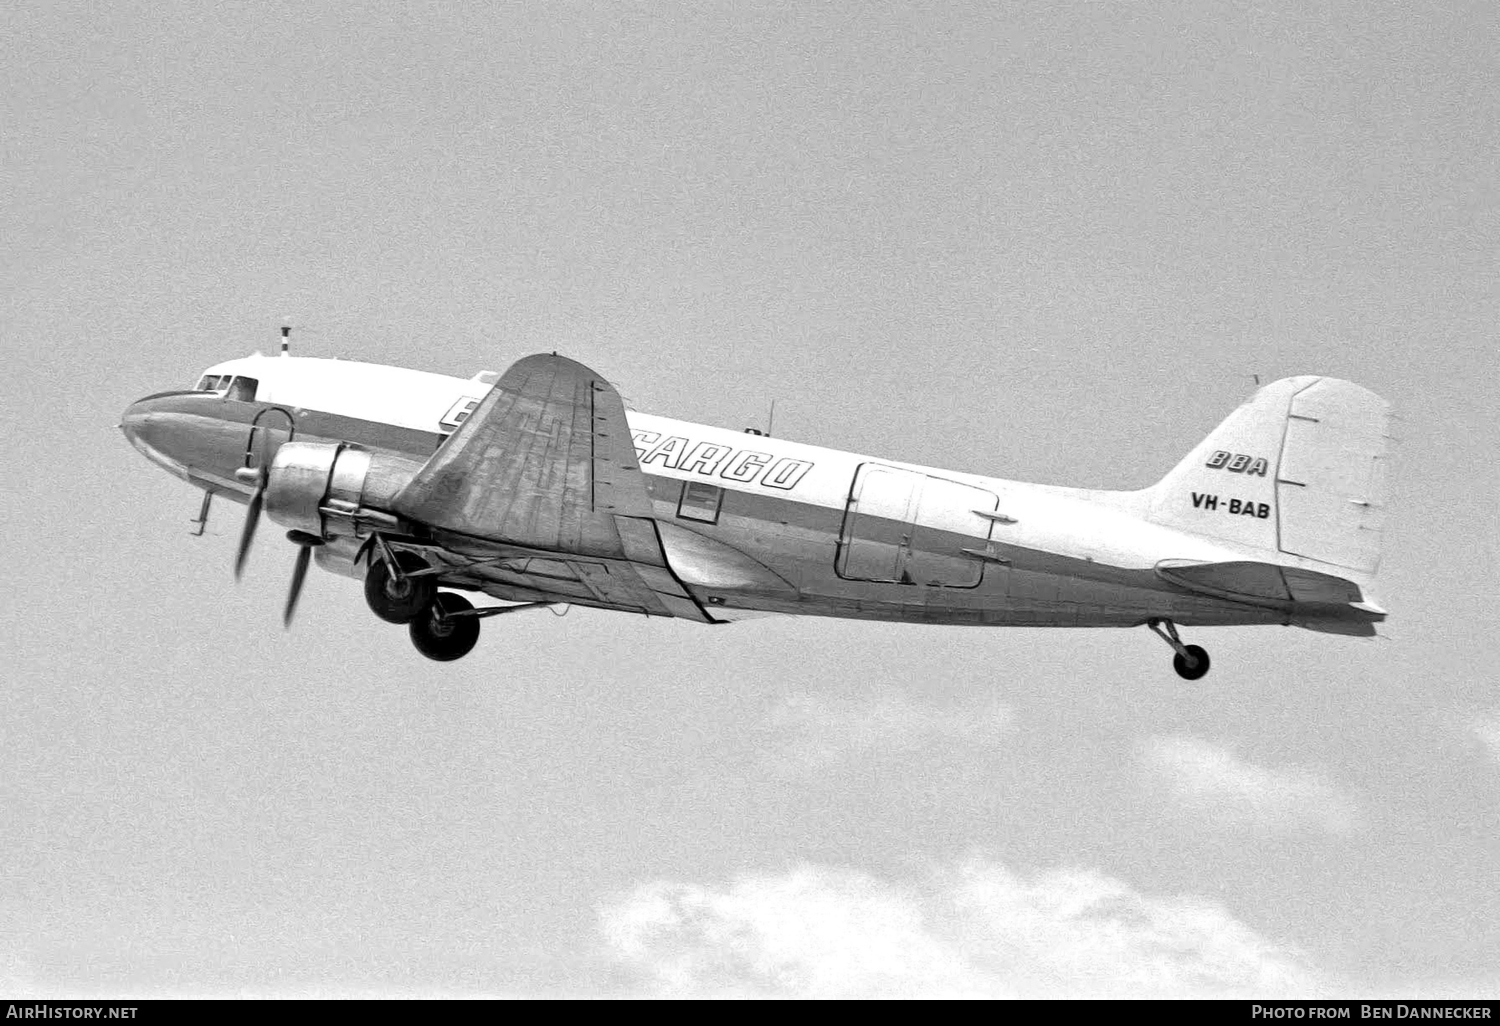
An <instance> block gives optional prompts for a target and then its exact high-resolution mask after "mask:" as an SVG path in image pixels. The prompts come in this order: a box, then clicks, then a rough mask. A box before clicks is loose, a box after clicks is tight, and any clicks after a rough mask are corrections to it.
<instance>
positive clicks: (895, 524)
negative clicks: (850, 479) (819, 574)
mask: <svg viewBox="0 0 1500 1026" xmlns="http://www.w3.org/2000/svg"><path fill="white" fill-rule="evenodd" d="M921 483H922V475H920V474H913V473H911V472H910V471H907V470H897V469H896V468H895V467H882V466H880V465H878V464H875V463H866V464H864V465H862V466H861V467H860V468H859V473H858V474H856V475H855V478H854V487H853V489H852V490H851V494H850V497H849V508H848V510H846V511H845V513H844V530H843V533H842V536H841V537H840V538H839V555H838V572H839V576H840V577H848V578H850V579H852V580H856V581H892V582H895V581H900V580H901V571H902V568H903V567H904V566H905V565H906V559H907V549H908V548H909V546H910V545H911V532H912V527H911V521H912V519H913V517H914V515H915V513H916V505H917V493H918V490H919V489H920V487H921Z"/></svg>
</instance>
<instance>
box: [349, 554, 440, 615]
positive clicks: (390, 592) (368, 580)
mask: <svg viewBox="0 0 1500 1026" xmlns="http://www.w3.org/2000/svg"><path fill="white" fill-rule="evenodd" d="M396 562H397V563H399V564H400V566H401V569H402V570H404V571H406V572H407V573H410V572H412V571H415V570H425V569H426V568H427V563H426V562H425V561H424V560H423V559H422V557H420V556H418V555H415V554H414V553H410V552H398V553H396ZM436 591H437V584H436V583H435V582H434V581H433V579H432V578H431V577H405V578H397V577H393V576H392V575H391V570H390V567H388V566H386V564H385V560H383V559H381V558H379V557H378V556H371V558H370V566H369V569H368V570H366V571H365V601H366V602H367V603H369V606H370V610H371V612H373V613H374V614H375V615H376V616H378V617H380V618H381V619H382V620H384V621H385V622H386V623H411V622H412V621H413V620H415V619H416V618H417V615H418V614H419V613H421V612H422V611H423V610H424V609H426V608H427V607H428V606H430V605H432V596H433V594H434V593H435V592H436Z"/></svg>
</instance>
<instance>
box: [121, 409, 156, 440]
mask: <svg viewBox="0 0 1500 1026" xmlns="http://www.w3.org/2000/svg"><path fill="white" fill-rule="evenodd" d="M148 416H149V414H148V413H147V412H146V410H145V407H144V404H143V403H131V404H130V405H129V406H127V407H125V412H124V413H122V414H120V430H121V431H123V432H124V433H125V440H126V441H127V442H129V443H130V444H131V445H133V446H135V447H136V448H137V449H139V448H140V447H141V438H142V437H143V435H144V434H145V430H146V418H147V417H148Z"/></svg>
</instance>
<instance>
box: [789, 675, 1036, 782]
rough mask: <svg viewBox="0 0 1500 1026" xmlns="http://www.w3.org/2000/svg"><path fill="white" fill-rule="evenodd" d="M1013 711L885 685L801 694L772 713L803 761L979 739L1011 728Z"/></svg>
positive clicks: (993, 703) (997, 704) (1000, 705)
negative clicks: (949, 702)
mask: <svg viewBox="0 0 1500 1026" xmlns="http://www.w3.org/2000/svg"><path fill="white" fill-rule="evenodd" d="M1010 724H1011V712H1010V709H1009V707H1008V706H1006V705H1005V704H1004V703H1001V702H998V701H991V702H988V703H986V704H984V705H982V706H980V707H978V708H974V709H940V708H936V707H934V706H929V705H922V704H918V703H917V702H914V701H912V700H911V699H909V698H907V697H906V696H905V695H902V694H900V693H899V692H894V691H885V692H881V693H877V694H872V695H864V696H860V697H857V698H845V697H835V696H828V695H809V694H799V695H793V696H791V697H789V698H787V699H784V700H783V701H782V702H781V704H780V705H778V706H777V707H776V708H775V709H774V710H773V711H772V713H771V716H770V725H771V727H772V728H773V729H775V730H777V731H779V732H781V733H782V734H783V735H784V736H785V737H786V740H787V744H788V746H789V747H790V748H791V749H792V751H793V753H794V754H795V755H796V756H797V757H798V758H800V760H801V761H803V762H806V763H812V764H815V765H826V764H829V763H833V762H837V761H839V760H841V759H844V758H847V757H851V756H858V755H863V754H865V753H868V752H875V751H915V750H918V749H920V748H923V747H925V746H928V745H931V744H934V743H941V742H964V743H973V744H983V743H988V742H992V741H995V740H997V739H998V738H1000V737H1001V736H1002V735H1003V734H1004V733H1005V732H1006V731H1007V730H1008V729H1009V728H1010Z"/></svg>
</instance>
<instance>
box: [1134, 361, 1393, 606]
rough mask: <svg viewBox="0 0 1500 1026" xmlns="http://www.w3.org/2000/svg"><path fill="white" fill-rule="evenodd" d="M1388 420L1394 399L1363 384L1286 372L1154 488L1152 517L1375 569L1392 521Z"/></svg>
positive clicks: (1364, 570) (1365, 571)
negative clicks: (1388, 498) (1288, 375)
mask: <svg viewBox="0 0 1500 1026" xmlns="http://www.w3.org/2000/svg"><path fill="white" fill-rule="evenodd" d="M1389 423H1390V405H1389V404H1388V403H1387V402H1386V401H1385V400H1384V399H1382V398H1380V396H1378V395H1376V394H1375V393H1374V392H1371V391H1369V390H1368V389H1365V388H1361V387H1360V386H1359V385H1355V384H1352V383H1350V382H1348V381H1340V380H1339V379H1338V378H1322V377H1297V378H1283V379H1282V380H1280V381H1276V382H1273V383H1271V384H1269V385H1267V386H1265V387H1264V388H1262V389H1260V390H1259V391H1257V392H1256V393H1255V394H1254V395H1253V396H1251V397H1250V399H1249V401H1247V402H1246V403H1245V404H1244V405H1243V406H1241V407H1240V408H1239V409H1237V410H1235V411H1234V412H1233V413H1231V414H1230V415H1229V417H1228V418H1227V419H1226V420H1225V421H1224V422H1223V423H1222V424H1220V425H1219V426H1218V427H1217V428H1215V429H1214V431H1213V433H1212V434H1210V435H1209V436H1208V437H1207V438H1205V439H1204V440H1203V441H1202V443H1200V444H1199V445H1198V447H1197V448H1196V449H1194V450H1193V451H1192V452H1191V453H1189V454H1188V456H1187V458H1186V459H1184V460H1183V461H1182V462H1181V463H1179V464H1178V465H1177V467H1176V468H1175V469H1174V470H1173V471H1172V472H1171V473H1170V474H1168V475H1167V476H1166V477H1164V478H1162V480H1161V481H1160V482H1159V483H1158V484H1156V485H1155V486H1154V487H1152V488H1151V489H1149V490H1148V494H1149V495H1150V504H1149V513H1148V517H1149V519H1151V520H1152V521H1154V522H1155V523H1158V524H1162V525H1165V526H1168V527H1173V528H1176V529H1178V530H1182V531H1190V532H1192V533H1194V534H1201V535H1207V536H1209V537H1212V538H1218V539H1220V540H1223V541H1229V542H1235V543H1237V544H1240V545H1245V546H1249V547H1251V548H1255V549H1261V550H1265V551H1268V552H1278V553H1286V554H1288V555H1293V556H1302V557H1305V558H1307V559H1313V560H1317V561H1318V562H1320V563H1328V564H1331V565H1333V566H1337V567H1343V568H1345V569H1346V570H1352V571H1354V572H1355V573H1356V574H1359V575H1362V576H1366V577H1369V576H1373V575H1374V573H1375V571H1376V569H1377V568H1378V566H1379V564H1380V541H1381V534H1382V531H1383V529H1384V526H1385V512H1386V472H1387V468H1388V465H1389V441H1390V433H1389V432H1390V429H1389ZM1345 576H1347V574H1346V575H1345Z"/></svg>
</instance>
